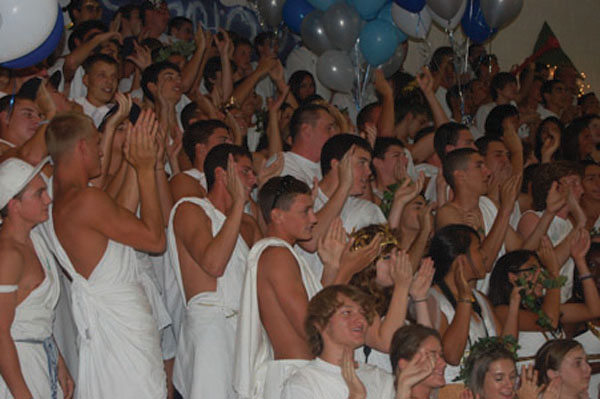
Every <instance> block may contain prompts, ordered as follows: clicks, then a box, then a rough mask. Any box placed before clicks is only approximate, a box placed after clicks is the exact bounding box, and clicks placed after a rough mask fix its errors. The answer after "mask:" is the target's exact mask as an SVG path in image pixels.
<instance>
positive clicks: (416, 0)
mask: <svg viewBox="0 0 600 399" xmlns="http://www.w3.org/2000/svg"><path fill="white" fill-rule="evenodd" d="M394 1H395V2H396V4H398V5H399V6H400V7H402V8H404V9H405V10H406V11H410V12H419V11H421V10H422V9H423V8H425V0H394Z"/></svg>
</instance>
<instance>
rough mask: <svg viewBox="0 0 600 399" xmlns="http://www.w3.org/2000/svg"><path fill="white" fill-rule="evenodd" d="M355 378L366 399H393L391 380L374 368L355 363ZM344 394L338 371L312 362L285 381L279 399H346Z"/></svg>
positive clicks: (322, 361) (392, 382) (342, 379)
mask: <svg viewBox="0 0 600 399" xmlns="http://www.w3.org/2000/svg"><path fill="white" fill-rule="evenodd" d="M356 375H357V376H358V378H359V379H360V380H361V381H362V383H363V385H364V386H365V389H366V391H367V399H392V398H393V397H394V377H393V376H392V375H391V374H389V373H387V372H385V371H383V370H381V369H380V368H378V367H375V366H372V365H369V364H363V363H359V365H358V369H356ZM348 394H349V391H348V386H347V385H346V382H345V381H344V378H343V377H342V369H341V368H340V367H339V366H337V365H335V364H331V363H328V362H326V361H324V360H322V359H321V358H316V359H314V360H311V361H310V362H309V363H308V364H307V365H306V366H304V367H302V368H301V369H299V370H297V371H296V372H295V373H294V374H292V375H291V376H290V377H289V378H288V379H287V381H286V382H285V384H284V387H283V392H282V395H281V399H341V398H347V397H348Z"/></svg>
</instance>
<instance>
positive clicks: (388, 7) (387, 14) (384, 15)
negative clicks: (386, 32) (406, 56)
mask: <svg viewBox="0 0 600 399" xmlns="http://www.w3.org/2000/svg"><path fill="white" fill-rule="evenodd" d="M377 19H380V20H382V21H385V22H387V23H389V24H391V25H392V26H393V27H394V28H396V36H397V37H398V43H404V42H405V41H406V40H407V39H408V36H406V34H405V33H404V32H402V31H401V30H400V29H398V27H397V26H396V24H395V23H394V20H393V19H392V2H391V1H390V2H388V3H386V4H385V5H384V6H383V8H382V9H381V10H379V13H378V14H377Z"/></svg>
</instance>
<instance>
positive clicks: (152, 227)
mask: <svg viewBox="0 0 600 399" xmlns="http://www.w3.org/2000/svg"><path fill="white" fill-rule="evenodd" d="M136 173H137V182H138V187H139V192H140V216H141V220H142V222H143V223H144V225H145V226H146V228H147V230H148V231H149V232H150V233H152V238H153V239H154V240H155V243H156V245H157V246H158V247H161V246H162V247H163V250H164V243H165V230H164V222H163V220H164V219H163V215H162V210H161V204H160V199H159V195H158V187H157V185H156V171H155V169H154V167H152V168H140V169H136ZM160 244H162V245H160ZM159 252H162V251H159Z"/></svg>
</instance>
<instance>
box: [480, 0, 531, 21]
mask: <svg viewBox="0 0 600 399" xmlns="http://www.w3.org/2000/svg"><path fill="white" fill-rule="evenodd" d="M521 8H523V0H481V11H482V12H483V16H484V17H485V20H486V22H487V23H488V25H489V26H490V28H501V27H502V26H504V25H507V24H508V23H509V22H510V21H512V20H513V19H515V18H516V17H517V15H519V12H520V11H521Z"/></svg>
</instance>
